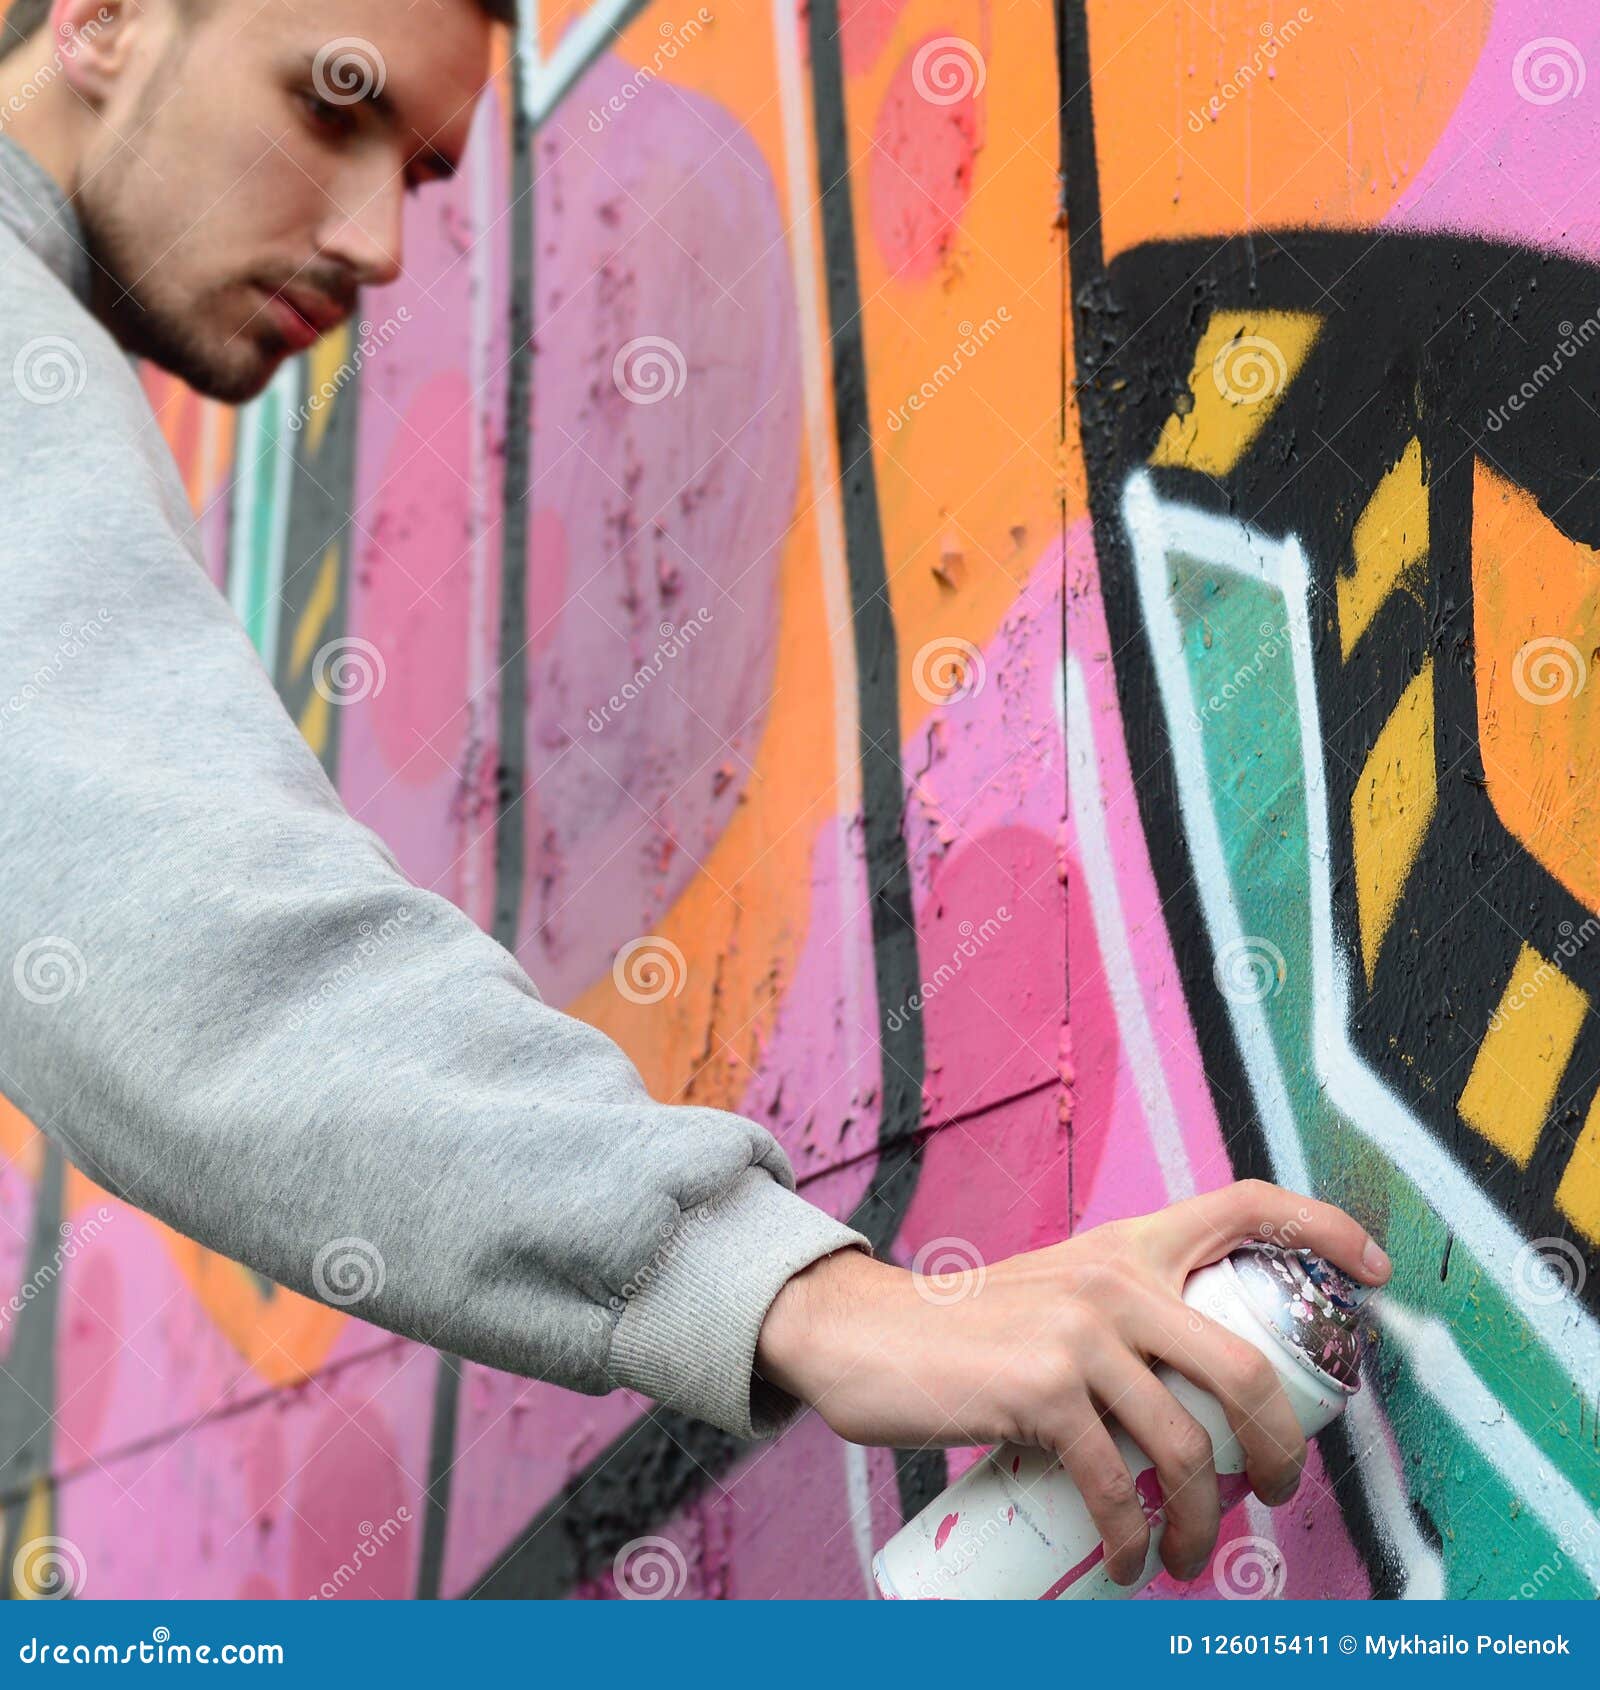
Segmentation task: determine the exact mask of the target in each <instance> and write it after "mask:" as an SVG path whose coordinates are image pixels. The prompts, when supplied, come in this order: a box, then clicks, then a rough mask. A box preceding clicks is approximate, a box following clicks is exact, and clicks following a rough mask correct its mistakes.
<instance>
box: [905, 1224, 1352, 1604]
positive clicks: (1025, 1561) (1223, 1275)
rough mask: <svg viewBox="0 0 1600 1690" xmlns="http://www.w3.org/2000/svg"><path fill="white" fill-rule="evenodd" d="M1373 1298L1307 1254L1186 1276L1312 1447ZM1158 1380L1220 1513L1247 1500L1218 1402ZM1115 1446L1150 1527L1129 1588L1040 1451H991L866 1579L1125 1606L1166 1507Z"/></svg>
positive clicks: (1244, 1259) (920, 1588)
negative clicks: (1112, 1571) (1260, 1368)
mask: <svg viewBox="0 0 1600 1690" xmlns="http://www.w3.org/2000/svg"><path fill="white" fill-rule="evenodd" d="M1370 1294H1371V1287H1369V1286H1365V1285H1360V1284H1357V1283H1356V1281H1354V1280H1353V1279H1350V1278H1349V1277H1348V1276H1347V1275H1346V1274H1344V1273H1341V1272H1340V1270H1339V1269H1338V1268H1336V1267H1334V1266H1333V1265H1332V1263H1330V1262H1327V1261H1324V1260H1323V1259H1322V1258H1321V1257H1319V1256H1313V1255H1312V1254H1311V1253H1310V1252H1309V1251H1305V1250H1285V1249H1282V1248H1280V1247H1278V1246H1276V1245H1271V1244H1247V1245H1243V1246H1241V1247H1240V1248H1239V1249H1237V1250H1235V1251H1234V1252H1233V1253H1232V1254H1231V1255H1229V1256H1226V1257H1224V1258H1223V1260H1221V1261H1219V1262H1213V1263H1212V1264H1211V1265H1210V1266H1208V1267H1203V1268H1200V1269H1198V1270H1197V1271H1196V1272H1195V1273H1193V1274H1191V1275H1190V1276H1189V1280H1188V1283H1187V1284H1186V1285H1185V1286H1184V1292H1183V1300H1184V1301H1185V1302H1186V1303H1187V1304H1188V1305H1189V1306H1190V1307H1191V1308H1192V1309H1194V1310H1195V1311H1196V1312H1197V1313H1198V1314H1201V1315H1204V1316H1205V1317H1207V1318H1208V1319H1210V1320H1214V1321H1216V1322H1217V1324H1218V1325H1220V1326H1224V1327H1226V1328H1227V1329H1228V1330H1229V1331H1230V1332H1233V1333H1236V1334H1237V1335H1238V1336H1239V1337H1241V1338H1244V1339H1246V1340H1247V1341H1248V1342H1249V1343H1251V1344H1253V1345H1254V1346H1255V1347H1256V1348H1257V1349H1258V1350H1260V1351H1261V1353H1262V1354H1263V1355H1265V1356H1266V1357H1267V1359H1268V1360H1269V1361H1270V1362H1271V1363H1272V1365H1273V1369H1274V1371H1275V1372H1276V1373H1277V1376H1278V1381H1279V1383H1280V1384H1281V1385H1282V1387H1283V1391H1284V1394H1285V1396H1286V1397H1287V1398H1288V1400H1289V1405H1290V1407H1291V1408H1292V1409H1293V1410H1294V1413H1295V1418H1296V1419H1297V1420H1298V1421H1299V1423H1300V1429H1301V1430H1302V1431H1303V1432H1304V1433H1305V1434H1306V1436H1307V1437H1311V1436H1312V1435H1314V1434H1315V1433H1317V1432H1320V1431H1321V1430H1322V1428H1323V1427H1324V1426H1326V1425H1328V1424H1329V1422H1331V1421H1332V1420H1334V1419H1336V1418H1337V1417H1338V1416H1339V1415H1340V1414H1341V1413H1342V1412H1343V1411H1344V1407H1345V1404H1346V1403H1347V1402H1348V1401H1349V1400H1350V1398H1351V1396H1353V1395H1354V1393H1355V1392H1356V1390H1357V1389H1359V1387H1360V1379H1361V1354H1362V1348H1363V1345H1364V1343H1365V1332H1364V1328H1363V1326H1362V1321H1361V1305H1362V1304H1363V1303H1364V1302H1365V1300H1366V1298H1367V1297H1368V1296H1369V1295H1370ZM1155 1372H1156V1376H1157V1377H1158V1378H1159V1379H1160V1380H1161V1381H1162V1383H1163V1384H1164V1385H1166V1387H1167V1389H1168V1390H1170V1391H1171V1392H1172V1394H1173V1396H1175V1397H1176V1398H1177V1399H1178V1401H1179V1402H1180V1403H1181V1404H1182V1405H1183V1407H1184V1408H1186V1409H1187V1410H1188V1411H1189V1413H1190V1414H1192V1415H1193V1416H1194V1418H1195V1419H1196V1420H1198V1421H1199V1422H1200V1424H1201V1425H1202V1426H1203V1427H1205V1429H1206V1431H1207V1433H1208V1434H1209V1435H1210V1437H1211V1443H1212V1451H1213V1460H1214V1462H1215V1466H1216V1471H1217V1481H1218V1488H1219V1490H1220V1492H1221V1498H1222V1506H1223V1507H1224V1508H1225V1509H1226V1508H1228V1507H1230V1506H1231V1505H1232V1504H1233V1503H1234V1502H1236V1501H1238V1500H1239V1498H1240V1497H1242V1496H1243V1495H1244V1494H1245V1492H1246V1491H1247V1490H1248V1489H1249V1483H1248V1480H1247V1479H1246V1478H1245V1476H1244V1450H1243V1448H1242V1447H1241V1445H1240V1443H1239V1441H1238V1439H1237V1438H1236V1437H1235V1436H1234V1433H1233V1428H1232V1427H1231V1426H1230V1425H1229V1424H1228V1418H1227V1415H1226V1413H1225V1412H1224V1410H1223V1407H1222V1404H1221V1403H1219V1402H1218V1401H1217V1399H1216V1398H1215V1397H1213V1396H1211V1395H1209V1394H1208V1393H1207V1392H1205V1391H1202V1390H1201V1389H1200V1388H1199V1387H1198V1386H1197V1385H1194V1384H1192V1383H1191V1382H1190V1381H1189V1380H1187V1379H1185V1378H1184V1377H1183V1376H1182V1375H1181V1374H1179V1373H1177V1372H1175V1371H1174V1370H1173V1369H1172V1368H1170V1367H1168V1366H1166V1365H1162V1366H1160V1367H1158V1368H1156V1370H1155ZM1115 1442H1116V1445H1117V1449H1118V1451H1119V1453H1120V1454H1121V1456H1122V1458H1123V1460H1124V1461H1125V1462H1126V1464H1127V1467H1128V1471H1129V1473H1130V1475H1131V1476H1132V1478H1133V1482H1134V1488H1135V1492H1136V1494H1137V1495H1138V1498H1139V1501H1140V1505H1141V1507H1142V1508H1143V1510H1144V1514H1145V1518H1146V1519H1147V1520H1148V1522H1149V1525H1150V1546H1149V1550H1148V1552H1147V1554H1146V1556H1145V1564H1144V1568H1143V1570H1142V1571H1141V1573H1140V1575H1139V1578H1138V1579H1137V1580H1136V1581H1135V1582H1134V1583H1133V1584H1127V1585H1123V1584H1118V1583H1116V1582H1115V1580H1113V1579H1112V1578H1111V1577H1110V1576H1109V1574H1108V1573H1107V1572H1106V1570H1105V1545H1104V1544H1103V1543H1102V1542H1101V1539H1100V1533H1099V1530H1098V1528H1097V1527H1096V1526H1095V1524H1094V1521H1093V1520H1092V1519H1091V1517H1090V1515H1089V1511H1088V1508H1087V1507H1086V1506H1085V1504H1084V1501H1083V1498H1082V1496H1081V1495H1080V1494H1079V1492H1078V1487H1077V1486H1076V1485H1075V1484H1074V1483H1073V1481H1072V1478H1071V1476H1070V1475H1069V1474H1068V1473H1067V1472H1066V1471H1065V1469H1064V1468H1063V1467H1062V1465H1061V1463H1060V1462H1059V1461H1058V1460H1057V1459H1056V1457H1055V1456H1054V1455H1053V1454H1051V1453H1050V1452H1049V1451H1046V1450H1041V1449H1031V1448H1024V1447H1023V1446H1021V1445H1016V1444H1001V1445H999V1446H997V1447H996V1448H995V1449H992V1450H990V1451H989V1453H988V1455H987V1456H986V1457H985V1458H984V1459H983V1460H982V1461H980V1462H978V1463H977V1464H976V1465H975V1466H973V1467H971V1468H969V1469H968V1471H967V1472H965V1473H964V1474H962V1476H961V1477H960V1478H959V1479H957V1480H956V1482H955V1483H954V1484H953V1485H951V1486H950V1487H949V1488H948V1489H947V1490H945V1491H944V1493H943V1494H942V1495H940V1496H938V1497H936V1498H935V1499H934V1500H933V1501H932V1502H931V1503H929V1505H928V1506H927V1507H926V1508H925V1509H923V1511H922V1512H921V1513H920V1514H918V1515H917V1517H916V1518H915V1519H913V1520H909V1521H907V1523H906V1524H905V1525H904V1526H902V1527H901V1529H900V1530H899V1531H898V1532H896V1533H895V1535H894V1536H893V1537H892V1538H890V1540H889V1541H888V1542H887V1543H886V1544H885V1545H884V1546H883V1548H882V1549H881V1550H879V1551H878V1554H877V1556H876V1558H875V1559H874V1561H873V1563H872V1571H873V1577H874V1578H875V1579H876V1581H877V1585H878V1589H879V1591H880V1593H881V1594H882V1595H884V1596H885V1597H890V1598H912V1599H921V1600H929V1599H940V1598H963V1599H972V1598H985V1597H989V1598H1018V1597H1022V1598H1028V1597H1032V1598H1036V1599H1040V1600H1047V1601H1050V1600H1073V1601H1083V1600H1094V1599H1104V1598H1118V1597H1124V1596H1131V1595H1133V1594H1134V1593H1135V1592H1136V1591H1138V1590H1141V1589H1142V1588H1143V1587H1144V1586H1145V1585H1146V1584H1148V1583H1149V1582H1150V1580H1151V1579H1153V1578H1154V1577H1155V1576H1156V1574H1157V1573H1159V1572H1160V1571H1161V1535H1162V1532H1163V1529H1164V1527H1165V1519H1164V1512H1163V1510H1164V1501H1163V1498H1162V1495H1161V1486H1160V1483H1159V1481H1158V1479H1157V1476H1156V1470H1155V1467H1154V1466H1153V1465H1152V1463H1151V1461H1150V1459H1149V1458H1148V1457H1147V1456H1146V1455H1145V1454H1144V1452H1143V1451H1142V1450H1140V1449H1139V1448H1138V1446H1137V1445H1136V1444H1134V1442H1133V1441H1132V1439H1130V1438H1129V1437H1128V1435H1127V1434H1126V1433H1125V1432H1121V1431H1117V1432H1116V1433H1115Z"/></svg>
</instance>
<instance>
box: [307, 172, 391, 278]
mask: <svg viewBox="0 0 1600 1690" xmlns="http://www.w3.org/2000/svg"><path fill="white" fill-rule="evenodd" d="M404 214H405V184H404V182H403V181H402V180H401V179H400V178H398V177H396V178H395V179H394V180H392V181H383V182H378V183H373V184H370V185H368V186H367V187H366V188H365V189H364V190H362V191H360V192H358V193H357V194H355V195H354V196H352V201H351V203H349V204H348V206H347V207H345V208H342V209H341V210H339V211H336V212H335V213H334V215H333V217H332V219H331V220H330V222H329V223H328V225H327V226H326V227H325V228H324V230H323V231H322V238H321V240H320V241H319V243H318V245H319V246H320V248H321V251H322V254H323V256H324V257H326V258H331V259H336V260H337V261H338V262H340V263H341V264H343V265H344V266H345V267H346V268H347V269H348V270H350V271H351V272H352V273H353V274H354V276H355V277H356V280H357V282H358V284H359V285H360V286H362V287H382V286H383V285H384V284H385V283H387V282H392V281H394V280H395V278H396V277H397V276H398V275H399V274H400V271H401V261H402V255H403V250H404V235H403V232H402V226H403V222H404Z"/></svg>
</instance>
